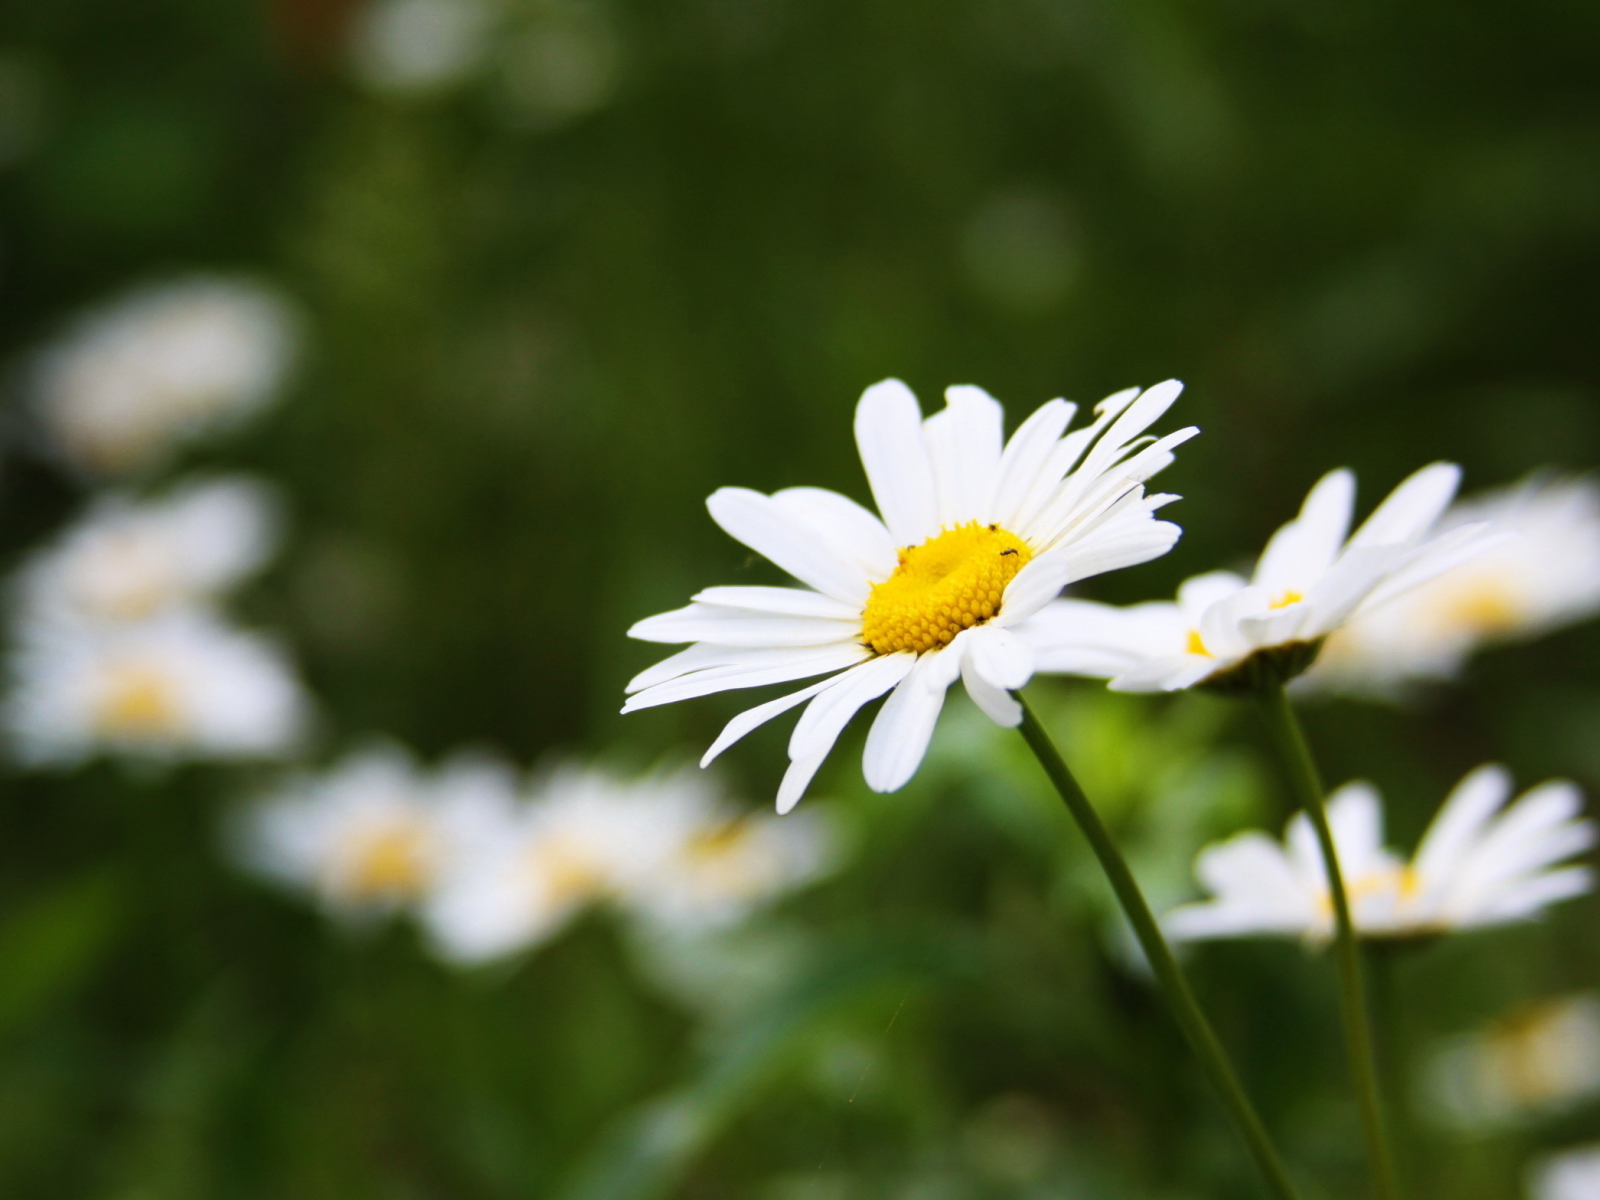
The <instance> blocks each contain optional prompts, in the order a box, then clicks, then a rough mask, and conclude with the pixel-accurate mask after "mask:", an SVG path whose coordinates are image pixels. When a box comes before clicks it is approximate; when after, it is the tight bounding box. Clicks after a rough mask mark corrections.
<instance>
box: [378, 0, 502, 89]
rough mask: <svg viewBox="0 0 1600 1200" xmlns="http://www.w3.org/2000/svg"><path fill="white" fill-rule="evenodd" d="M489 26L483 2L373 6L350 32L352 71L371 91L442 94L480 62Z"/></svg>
mask: <svg viewBox="0 0 1600 1200" xmlns="http://www.w3.org/2000/svg"><path fill="white" fill-rule="evenodd" d="M490 25H491V14H490V11H489V8H488V6H487V5H486V4H484V3H483V2H482V0H377V2H376V3H373V4H369V5H368V6H367V7H366V8H365V9H364V10H363V11H362V12H361V13H360V14H359V15H358V16H357V18H356V21H355V23H354V26H353V30H352V33H353V38H352V46H351V50H352V54H353V59H354V62H353V65H354V69H355V73H356V76H357V78H358V79H360V81H361V82H362V83H364V84H366V85H367V86H368V87H370V88H372V89H374V90H375V91H384V92H431V91H442V90H444V89H446V88H448V87H450V86H451V85H452V84H455V83H458V82H460V81H461V80H462V79H464V78H465V77H466V76H467V75H468V74H470V73H471V72H472V70H473V69H474V68H475V67H477V66H478V65H479V63H480V62H482V60H483V56H484V53H485V51H486V50H487V49H488V40H489V39H488V34H489V29H490Z"/></svg>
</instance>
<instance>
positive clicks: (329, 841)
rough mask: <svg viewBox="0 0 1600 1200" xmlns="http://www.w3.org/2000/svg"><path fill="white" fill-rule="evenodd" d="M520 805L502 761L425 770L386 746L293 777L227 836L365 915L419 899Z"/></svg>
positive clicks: (256, 861)
mask: <svg viewBox="0 0 1600 1200" xmlns="http://www.w3.org/2000/svg"><path fill="white" fill-rule="evenodd" d="M515 803H516V781H515V778H514V777H513V775H512V773H511V772H510V771H509V770H508V769H507V768H506V767H504V766H503V765H502V764H500V763H499V762H497V761H495V760H492V759H488V758H483V757H481V756H461V757H458V758H456V759H454V760H452V761H450V762H447V763H445V764H444V765H443V766H442V767H440V768H439V769H438V770H437V771H435V772H432V773H425V772H423V771H421V770H419V769H418V767H417V765H416V763H415V762H414V761H413V760H412V759H411V757H410V756H409V755H407V754H406V753H405V752H404V751H402V750H400V749H399V748H398V747H394V746H390V745H386V744H385V745H378V746H372V747H368V748H365V749H362V750H359V751H356V752H355V753H353V754H351V755H350V756H349V757H347V758H346V759H345V760H344V761H343V762H341V763H340V764H338V765H337V766H336V767H334V768H333V769H332V770H330V771H329V772H327V774H325V775H323V776H320V777H317V776H306V775H302V776H300V777H297V778H295V779H292V780H290V781H289V782H287V783H286V784H284V785H283V786H281V787H280V788H278V789H277V790H276V791H274V792H273V793H271V794H269V795H267V796H265V797H263V798H262V799H260V800H258V801H257V802H256V803H255V804H253V805H252V806H251V807H250V808H249V809H248V810H246V811H245V812H244V813H243V814H242V816H241V818H240V819H239V820H238V821H237V822H236V823H235V825H234V828H233V830H232V837H231V839H230V840H231V842H232V848H233V850H234V856H235V857H236V858H237V859H238V860H239V861H240V862H242V863H243V864H244V865H245V866H246V867H248V868H250V869H251V870H253V871H255V872H256V873H258V874H261V875H264V876H266V877H267V878H270V879H276V880H278V881H280V882H282V883H285V884H288V885H289V886H291V887H294V888H297V889H301V890H304V891H307V892H310V893H311V894H312V895H314V896H315V897H316V898H317V900H318V901H319V902H320V903H321V904H322V905H323V906H324V907H325V908H327V909H328V910H329V911H330V912H332V913H333V914H335V915H336V916H340V917H345V918H351V917H365V916H371V915H374V914H381V913H387V912H392V911H394V910H396V909H398V908H402V907H407V906H411V905H414V904H416V903H418V902H420V901H422V900H423V899H424V898H425V897H426V896H427V895H428V894H429V893H430V892H431V890H432V889H433V887H434V886H435V884H436V883H437V882H438V881H439V879H440V878H441V876H442V875H444V874H445V873H446V872H447V871H449V870H451V869H458V868H459V865H460V862H461V860H462V859H463V858H464V857H465V856H466V855H467V854H468V852H469V850H470V848H472V847H474V846H475V845H477V844H478V843H479V842H481V841H485V840H492V839H493V838H494V837H495V836H497V834H498V833H499V832H500V831H501V830H503V829H504V828H505V827H507V826H508V825H509V823H510V821H511V818H512V813H513V810H514V807H515Z"/></svg>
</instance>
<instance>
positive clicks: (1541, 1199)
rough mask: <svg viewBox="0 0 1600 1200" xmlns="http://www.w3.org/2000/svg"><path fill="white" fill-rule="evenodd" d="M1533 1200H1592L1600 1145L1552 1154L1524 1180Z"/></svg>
mask: <svg viewBox="0 0 1600 1200" xmlns="http://www.w3.org/2000/svg"><path fill="white" fill-rule="evenodd" d="M1528 1194H1529V1195H1530V1196H1531V1197H1533V1200H1594V1198H1595V1197H1596V1196H1600V1146H1585V1147H1583V1148H1582V1149H1578V1150H1568V1151H1566V1152H1564V1153H1562V1154H1555V1155H1552V1156H1551V1157H1549V1158H1547V1159H1545V1160H1544V1161H1542V1162H1541V1163H1539V1164H1538V1165H1537V1166H1536V1167H1535V1168H1534V1170H1533V1171H1532V1172H1531V1173H1530V1175H1529V1177H1528Z"/></svg>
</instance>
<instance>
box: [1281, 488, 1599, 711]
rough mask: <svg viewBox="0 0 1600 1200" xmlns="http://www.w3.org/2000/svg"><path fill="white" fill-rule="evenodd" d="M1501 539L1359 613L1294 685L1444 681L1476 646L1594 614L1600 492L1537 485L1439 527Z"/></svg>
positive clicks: (1379, 687)
mask: <svg viewBox="0 0 1600 1200" xmlns="http://www.w3.org/2000/svg"><path fill="white" fill-rule="evenodd" d="M1480 522H1481V523H1484V524H1487V525H1488V526H1490V527H1491V528H1493V529H1495V530H1497V531H1503V532H1506V533H1509V534H1510V535H1512V536H1509V537H1506V538H1505V539H1504V540H1502V541H1501V542H1499V543H1497V544H1496V545H1494V546H1491V547H1490V548H1489V549H1487V550H1486V551H1484V552H1483V553H1481V554H1479V555H1477V556H1476V557H1474V558H1472V559H1471V560H1470V561H1468V562H1466V563H1463V564H1461V565H1460V566H1457V567H1453V568H1451V569H1450V570H1449V571H1446V572H1445V573H1443V574H1442V575H1439V576H1438V577H1436V578H1434V579H1431V580H1429V581H1428V582H1427V583H1424V584H1423V585H1422V586H1420V587H1417V588H1415V589H1413V590H1412V591H1410V592H1407V593H1406V594H1405V595H1404V596H1401V597H1399V598H1398V599H1396V600H1395V601H1394V602H1393V603H1391V604H1386V605H1384V606H1383V607H1382V608H1380V609H1377V610H1376V611H1374V612H1371V613H1367V614H1364V615H1359V616H1357V617H1356V619H1355V620H1353V621H1351V622H1350V623H1349V624H1347V625H1345V626H1344V627H1343V628H1342V629H1340V630H1338V631H1337V632H1336V633H1335V634H1334V635H1333V636H1332V637H1331V638H1329V639H1328V643H1327V645H1326V646H1324V647H1323V650H1322V653H1321V654H1320V655H1318V657H1317V663H1316V666H1315V667H1313V668H1312V670H1310V671H1308V672H1307V673H1306V675H1305V676H1304V677H1303V679H1302V680H1301V684H1302V686H1303V687H1305V688H1307V689H1312V690H1319V691H1336V692H1346V693H1354V694H1358V695H1360V694H1365V695H1378V696H1388V695H1394V694H1396V693H1397V692H1400V691H1402V690H1403V688H1404V686H1405V685H1406V684H1407V683H1411V682H1415V681H1417V680H1429V679H1449V678H1452V677H1453V676H1455V675H1457V674H1458V673H1459V672H1460V670H1461V667H1462V664H1463V663H1464V662H1465V661H1466V659H1467V657H1468V655H1470V654H1471V653H1472V652H1473V651H1474V650H1476V649H1478V647H1480V646H1484V645H1491V644H1494V643H1496V642H1506V641H1515V640H1522V639H1526V638H1533V637H1537V636H1539V635H1540V634H1544V633H1548V632H1550V631H1551V630H1554V629H1558V628H1560V627H1561V626H1563V625H1569V624H1572V623H1574V622H1576V621H1581V620H1584V619H1586V618H1588V617H1591V616H1593V615H1594V614H1595V613H1596V612H1600V487H1597V486H1596V485H1595V483H1594V481H1593V480H1589V479H1567V480H1548V479H1544V480H1540V479H1536V480H1533V481H1530V482H1528V483H1524V484H1521V485H1519V486H1517V487H1513V488H1505V489H1502V490H1500V491H1494V492H1489V493H1486V494H1485V495H1482V496H1478V497H1475V498H1473V499H1471V500H1468V501H1464V502H1462V503H1460V504H1457V505H1456V506H1455V507H1454V508H1452V509H1451V510H1450V511H1449V512H1448V513H1446V514H1445V516H1444V518H1443V520H1441V521H1440V523H1439V526H1440V528H1441V529H1454V528H1457V527H1459V526H1462V525H1469V524H1474V523H1480Z"/></svg>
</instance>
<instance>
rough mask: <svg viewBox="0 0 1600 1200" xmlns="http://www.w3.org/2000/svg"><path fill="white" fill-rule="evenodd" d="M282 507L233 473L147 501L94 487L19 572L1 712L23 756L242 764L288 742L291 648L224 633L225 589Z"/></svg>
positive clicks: (253, 557) (298, 702) (294, 731)
mask: <svg viewBox="0 0 1600 1200" xmlns="http://www.w3.org/2000/svg"><path fill="white" fill-rule="evenodd" d="M276 524H277V522H276V505H275V503H274V502H273V497H272V494H271V493H270V492H269V491H268V490H267V489H266V488H265V487H263V486H262V485H261V484H259V483H257V482H255V481H253V480H249V479H243V478H238V477H228V478H217V479H210V480H200V481H191V482H189V483H187V484H183V485H181V486H179V487H177V488H175V489H173V490H172V491H170V492H169V493H167V494H166V495H164V496H161V497H160V498H158V499H155V500H143V501H141V500H138V499H135V498H134V497H133V496H131V495H128V494H126V493H122V492H112V493H108V494H104V495H102V496H100V497H99V498H98V499H96V500H95V501H94V502H93V503H92V504H91V506H90V509H89V511H88V513H87V514H86V515H85V516H83V517H82V518H81V519H80V520H79V521H78V522H77V523H76V524H74V525H73V526H71V527H69V528H68V529H67V531H66V532H65V533H64V534H62V535H61V537H60V538H58V539H57V541H56V542H55V543H54V544H53V545H50V546H47V547H45V548H44V549H42V550H40V551H38V552H36V553H35V554H34V555H33V557H32V558H31V559H30V560H29V561H28V562H27V563H26V564H25V565H24V567H23V568H22V570H21V572H20V574H19V575H18V578H17V580H16V583H15V595H14V596H13V598H12V599H13V606H14V612H13V644H12V651H11V662H10V676H11V680H10V682H11V690H10V694H9V696H8V697H7V699H6V703H5V707H4V720H5V725H6V728H7V731H8V732H9V734H10V736H11V739H12V743H13V746H14V749H15V752H16V753H17V754H18V756H19V757H20V758H21V759H22V760H23V761H25V762H28V763H32V764H41V765H42V764H51V765H62V766H70V765H72V764H75V763H78V762H81V761H82V760H84V759H86V758H88V757H91V756H92V755H94V754H96V753H100V752H109V753H113V754H121V755H132V756H138V757H144V758H154V759H165V760H176V759H183V758H242V757H258V756H275V755H279V754H282V753H284V752H286V751H287V750H289V749H290V748H291V747H292V746H293V745H294V744H295V742H296V740H297V738H298V735H299V734H300V732H301V730H302V728H303V725H304V722H305V710H306V702H305V698H304V695H303V693H302V691H301V688H300V686H299V684H298V683H297V682H296V679H295V676H294V673H293V671H292V669H291V668H290V666H289V663H288V660H287V657H286V656H285V655H284V653H283V652H282V651H281V650H280V649H279V648H278V646H277V645H276V644H275V643H273V642H272V641H270V640H269V639H266V638H264V637H262V636H260V635H258V634H253V633H247V632H243V631H240V630H238V629H236V628H234V627H233V626H232V624H231V623H230V622H229V621H228V619H227V618H226V616H225V615H224V614H223V612H222V610H221V601H222V599H223V597H224V596H225V594H226V593H227V591H228V590H229V589H230V588H232V587H234V586H236V585H237V584H239V583H240V582H241V581H243V580H244V579H245V578H247V577H248V576H249V575H250V574H251V573H252V572H254V571H255V570H257V569H258V568H259V567H260V566H261V565H262V564H263V563H265V561H266V560H267V558H268V556H269V555H270V553H271V551H272V546H273V543H274V541H275V537H276Z"/></svg>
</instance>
